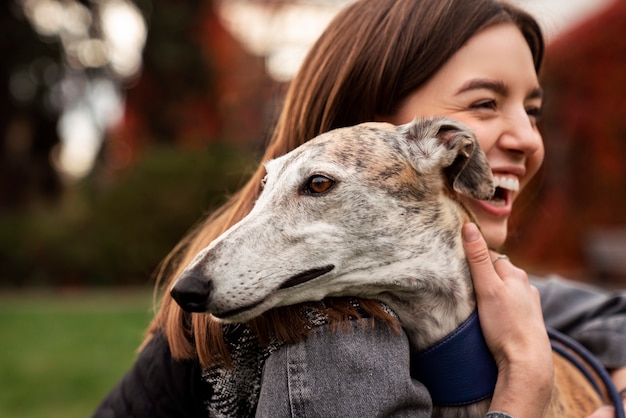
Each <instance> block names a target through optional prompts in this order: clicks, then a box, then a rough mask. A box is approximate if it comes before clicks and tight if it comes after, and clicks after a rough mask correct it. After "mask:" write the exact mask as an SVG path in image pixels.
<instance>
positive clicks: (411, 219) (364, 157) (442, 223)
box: [171, 118, 601, 417]
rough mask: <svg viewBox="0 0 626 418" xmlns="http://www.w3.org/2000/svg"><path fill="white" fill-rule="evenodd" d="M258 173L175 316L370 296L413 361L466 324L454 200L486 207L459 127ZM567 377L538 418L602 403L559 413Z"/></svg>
mask: <svg viewBox="0 0 626 418" xmlns="http://www.w3.org/2000/svg"><path fill="white" fill-rule="evenodd" d="M266 172H267V175H266V177H265V179H264V180H263V183H264V185H263V191H262V192H261V194H260V196H259V198H258V200H257V202H256V203H255V206H254V208H253V209H252V211H251V212H250V213H249V214H248V215H247V216H246V217H245V218H244V219H242V220H241V221H240V222H239V223H237V224H235V225H234V226H232V227H231V228H230V229H229V230H227V231H226V232H225V233H224V234H222V235H221V236H220V237H218V238H217V239H215V240H214V241H213V242H212V243H211V244H210V245H209V246H208V247H207V248H205V249H204V250H202V251H201V252H200V253H199V254H198V255H197V256H196V257H195V259H194V260H193V261H192V262H191V263H190V265H189V266H188V267H187V268H186V269H185V270H184V272H183V273H182V274H181V276H180V277H179V278H178V279H177V281H176V282H175V283H174V285H173V286H172V288H171V294H172V296H173V298H174V299H175V300H176V301H177V302H178V303H179V305H180V306H181V307H182V308H183V309H184V310H186V311H192V312H208V313H211V314H212V315H213V316H215V317H216V318H219V319H221V320H223V321H226V322H243V321H247V320H249V319H251V318H253V317H255V316H257V315H260V314H261V313H263V312H265V311H266V310H268V309H270V308H273V307H276V306H281V305H290V304H296V303H300V302H305V301H317V300H321V299H323V298H326V297H333V296H356V297H364V298H371V299H378V300H380V301H382V302H383V303H385V304H387V305H388V306H389V307H390V308H391V309H392V310H393V312H395V313H396V314H397V316H398V318H399V320H400V323H401V324H402V327H403V328H404V330H405V332H406V333H407V336H408V338H409V341H410V344H411V348H412V350H413V351H415V352H419V351H422V350H424V349H426V348H428V347H430V346H432V345H433V344H435V343H436V342H437V341H439V340H441V339H442V338H443V337H445V336H446V335H448V334H450V333H451V332H453V331H454V330H455V329H456V328H457V327H458V326H459V325H460V324H462V323H463V322H464V321H465V320H466V319H467V318H468V317H469V316H470V315H471V314H472V312H473V311H474V309H475V307H476V303H475V297H474V293H473V288H472V281H471V277H470V272H469V268H468V264H467V261H466V258H465V253H464V251H463V247H462V241H461V227H462V225H463V224H464V223H465V222H467V221H469V220H473V218H472V215H471V213H470V212H469V211H468V210H467V209H466V208H465V207H464V205H463V204H462V203H461V202H460V201H459V199H458V195H459V194H461V195H466V196H470V197H473V198H477V199H490V198H491V197H492V196H493V194H494V190H495V187H494V180H493V177H492V174H491V170H490V168H489V164H488V162H487V159H486V157H485V155H484V153H483V152H482V151H481V149H480V147H479V145H478V143H477V141H476V138H475V136H474V134H473V133H472V132H471V131H470V130H469V129H468V128H467V127H466V126H464V125H463V124H461V123H460V122H457V121H454V120H452V119H448V118H431V119H423V120H415V121H413V122H411V123H409V124H406V125H401V126H393V125H389V124H383V123H365V124H361V125H357V126H354V127H349V128H341V129H337V130H334V131H330V132H328V133H325V134H322V135H320V136H318V137H316V138H314V139H312V140H310V141H308V142H306V143H305V144H304V145H302V146H300V147H298V148H297V149H295V150H293V151H291V152H290V153H288V154H286V155H284V156H282V157H279V158H276V159H274V160H271V161H269V162H267V163H266ZM555 364H556V365H557V366H558V367H564V368H567V365H566V364H564V362H562V361H558V362H556V361H555ZM576 372H578V371H577V370H572V371H571V373H570V372H569V371H568V372H559V373H557V372H555V375H556V379H557V389H555V391H554V394H555V396H554V397H553V398H554V399H553V402H552V406H551V412H550V414H551V416H555V417H556V416H559V417H563V416H567V417H576V416H584V415H586V414H588V413H590V412H592V411H593V410H595V408H596V407H598V406H600V405H601V401H600V398H599V396H598V395H597V394H596V393H595V392H594V391H593V389H591V388H590V385H586V386H589V390H586V391H583V390H578V389H577V391H576V392H577V393H574V394H573V395H571V396H574V397H576V399H575V400H574V401H572V402H568V399H564V398H567V397H570V395H567V396H556V395H559V394H561V395H562V394H563V393H564V391H566V390H567V389H560V388H559V385H563V386H564V387H567V386H571V385H572V382H574V381H578V379H580V378H581V377H580V376H578V375H581V373H578V375H577V374H576ZM583 380H584V378H583ZM581 386H582V387H586V386H585V385H581ZM578 392H580V393H578ZM488 405H489V399H486V400H484V401H480V402H478V403H476V404H473V405H470V406H465V407H441V408H435V415H436V416H457V417H460V416H467V417H481V416H483V415H484V413H485V412H486V410H487V408H488Z"/></svg>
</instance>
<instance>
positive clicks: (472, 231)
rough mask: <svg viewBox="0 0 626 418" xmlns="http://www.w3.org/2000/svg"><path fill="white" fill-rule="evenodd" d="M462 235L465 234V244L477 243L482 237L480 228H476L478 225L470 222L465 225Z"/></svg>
mask: <svg viewBox="0 0 626 418" xmlns="http://www.w3.org/2000/svg"><path fill="white" fill-rule="evenodd" d="M462 234H463V240H465V242H472V241H476V240H477V239H478V238H479V237H480V232H479V231H478V227H477V226H476V224H473V223H471V222H468V223H466V224H465V225H463V232H462Z"/></svg>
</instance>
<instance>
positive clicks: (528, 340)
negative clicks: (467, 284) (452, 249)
mask: <svg viewBox="0 0 626 418" xmlns="http://www.w3.org/2000/svg"><path fill="white" fill-rule="evenodd" d="M463 245H464V248H465V255H466V257H467V260H468V262H469V266H470V271H471V273H472V280H473V282H474V289H475V292H476V300H477V303H478V313H479V315H480V325H481V328H482V330H483V334H484V335H485V340H486V341H487V345H488V347H489V349H490V350H491V352H492V354H493V356H494V358H495V361H496V364H497V365H498V381H497V383H496V388H495V392H494V396H493V399H492V402H491V408H490V410H499V411H502V412H507V413H509V414H511V415H514V416H516V417H537V416H542V415H543V414H544V413H545V411H546V409H547V408H548V405H549V403H550V398H551V394H552V388H553V385H554V369H553V363H552V349H551V347H550V340H549V338H548V334H547V331H546V327H545V324H544V321H543V315H542V313H541V304H540V299H539V292H538V291H537V289H536V288H535V287H534V286H532V285H531V284H530V282H529V280H528V276H527V274H526V272H524V271H523V270H521V269H519V268H517V267H515V266H514V265H513V264H511V263H510V262H509V260H508V259H507V258H498V257H495V255H494V254H492V253H490V251H489V249H488V248H487V244H486V242H485V240H484V238H483V237H482V235H481V234H480V232H479V230H478V228H477V227H476V225H475V224H473V223H467V224H465V225H464V227H463ZM492 260H495V261H492Z"/></svg>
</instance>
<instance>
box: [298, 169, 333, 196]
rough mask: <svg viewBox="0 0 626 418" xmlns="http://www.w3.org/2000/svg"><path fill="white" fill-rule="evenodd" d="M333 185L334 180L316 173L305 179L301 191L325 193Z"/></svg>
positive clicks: (312, 193)
mask: <svg viewBox="0 0 626 418" xmlns="http://www.w3.org/2000/svg"><path fill="white" fill-rule="evenodd" d="M334 185H335V181H334V180H332V179H329V178H328V177H326V176H322V175H319V174H317V175H315V176H311V177H310V178H309V179H308V180H307V182H306V185H305V186H304V189H303V191H304V193H306V194H310V195H317V194H322V193H326V192H327V191H329V190H330V189H332V188H333V186H334Z"/></svg>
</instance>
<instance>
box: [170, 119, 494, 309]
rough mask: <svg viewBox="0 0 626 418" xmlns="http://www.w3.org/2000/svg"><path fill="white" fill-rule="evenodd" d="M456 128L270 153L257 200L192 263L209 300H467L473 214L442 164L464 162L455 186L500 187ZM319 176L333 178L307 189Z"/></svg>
mask: <svg viewBox="0 0 626 418" xmlns="http://www.w3.org/2000/svg"><path fill="white" fill-rule="evenodd" d="M446 124H447V125H446ZM450 124H452V125H450ZM442 126H448V128H450V127H451V126H452V127H453V128H454V129H453V130H446V129H444V128H442ZM459 129H462V128H460V127H459V126H458V125H456V124H455V123H454V122H451V121H450V120H447V121H445V123H444V121H443V120H438V121H427V122H423V121H422V122H415V123H413V124H408V125H405V126H401V127H393V126H391V125H372V124H364V125H359V126H357V127H353V128H345V129H340V130H336V131H332V132H329V133H327V134H324V135H322V136H320V137H318V138H316V139H314V140H312V141H309V142H307V143H306V144H305V145H303V146H301V147H299V148H298V149H296V150H294V151H292V152H290V153H289V154H286V155H285V156H283V157H280V158H277V159H275V160H272V161H269V162H268V163H267V165H266V168H267V176H266V180H265V187H264V190H263V192H262V193H261V195H260V197H259V199H258V201H257V202H256V204H255V206H254V208H253V210H252V211H251V212H250V213H249V214H248V216H246V217H245V218H244V219H243V220H242V221H241V222H239V223H238V224H236V225H234V226H233V227H232V228H231V229H229V230H228V231H227V232H226V233H224V234H223V235H222V236H220V237H219V238H218V239H216V240H215V241H214V242H213V243H212V244H211V245H210V246H209V247H208V248H206V249H205V250H204V251H202V252H201V253H200V254H198V256H197V257H196V258H195V259H194V261H193V262H192V263H191V264H190V266H189V267H188V268H187V269H186V272H191V273H192V274H193V275H195V276H196V277H198V276H201V277H203V279H205V280H208V281H211V283H212V291H211V292H210V295H209V296H208V299H209V300H208V301H207V310H208V311H209V312H211V313H213V314H214V315H215V316H217V317H220V318H223V319H225V320H228V321H245V320H248V319H250V318H252V317H254V316H256V315H258V314H260V313H262V312H263V311H265V310H267V309H269V308H271V307H274V306H279V305H288V304H294V303H299V302H304V301H315V300H320V299H322V298H324V297H328V296H344V295H350V296H365V297H381V298H383V296H384V295H392V296H393V297H395V296H397V294H402V293H407V292H409V291H418V290H419V292H418V293H420V292H421V293H423V294H424V295H426V294H428V297H426V296H423V297H424V299H429V300H430V301H431V302H430V303H434V304H437V305H439V306H440V309H441V308H443V309H447V308H446V306H447V305H450V304H451V303H454V301H455V300H457V299H458V298H459V297H460V295H463V297H464V298H467V294H468V293H469V292H470V291H471V283H469V276H468V274H467V269H466V264H465V256H464V254H463V250H462V247H461V242H460V232H459V231H460V227H461V225H462V223H463V222H464V221H465V220H466V219H467V214H466V212H465V211H464V209H463V208H462V207H461V206H460V204H458V202H457V201H456V200H455V199H454V198H453V197H452V195H453V192H452V191H451V188H450V186H449V185H448V181H447V180H446V174H445V170H444V168H445V167H448V169H452V168H454V169H455V170H456V172H455V173H454V177H455V178H456V181H454V184H455V188H457V189H459V190H462V189H463V188H468V189H469V190H470V191H471V192H472V193H478V194H479V195H480V194H482V195H481V196H482V198H486V197H488V196H489V195H490V193H491V192H492V189H493V185H492V184H491V183H490V181H491V178H490V173H489V171H488V166H487V163H486V160H485V158H484V155H482V154H477V155H472V153H473V152H474V150H475V149H478V147H476V146H475V140H474V139H473V137H472V136H471V134H468V133H466V132H464V133H462V134H458V131H459ZM440 130H441V132H439V131H440ZM436 135H439V137H437V136H436ZM470 155H472V158H471V159H470V157H469V156H470ZM464 159H466V160H467V161H465V162H463V161H464ZM459 161H461V163H459ZM468 161H469V162H468ZM455 166H458V167H455ZM459 171H462V172H463V174H462V175H459V174H458V172H459ZM315 176H323V178H326V179H328V180H329V181H331V182H332V187H330V188H329V189H328V190H326V191H325V192H323V193H320V194H315V193H311V192H310V191H308V190H307V184H308V182H309V181H310V180H311V179H312V178H314V177H315ZM485 185H486V186H485ZM483 186H485V187H483ZM473 189H476V190H478V191H472V190H473ZM303 273H304V275H303ZM322 273H323V274H322ZM317 274H319V276H318V277H316V278H314V279H311V280H308V281H305V280H306V279H307V278H310V277H312V275H317ZM459 277H463V279H459ZM179 280H185V273H183V274H182V275H181V278H180V279H179ZM300 281H304V282H302V283H300ZM175 286H176V285H175ZM433 293H435V294H436V296H435V297H433ZM394 295H395V296H394ZM448 308H449V310H450V311H452V310H455V311H456V310H457V307H456V306H455V307H451V306H448ZM453 308H454V309H453ZM468 309H469V307H468ZM461 311H463V310H461ZM467 314H469V311H467V312H462V314H461V315H467ZM444 317H445V315H444Z"/></svg>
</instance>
